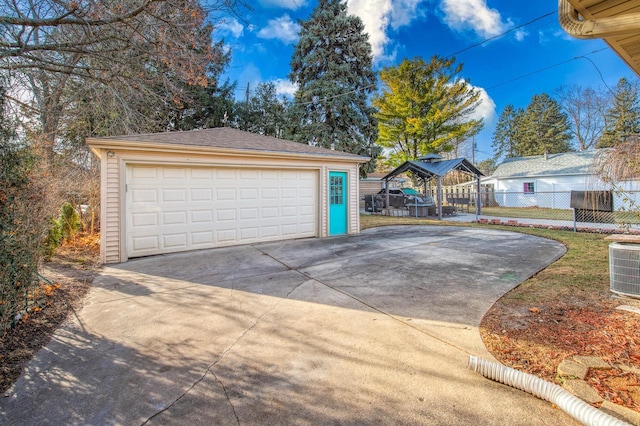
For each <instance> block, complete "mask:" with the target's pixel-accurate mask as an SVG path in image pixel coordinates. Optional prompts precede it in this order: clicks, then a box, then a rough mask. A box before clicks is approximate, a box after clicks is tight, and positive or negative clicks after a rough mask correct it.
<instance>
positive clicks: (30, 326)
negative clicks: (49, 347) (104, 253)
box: [0, 236, 99, 393]
mask: <svg viewBox="0 0 640 426" xmlns="http://www.w3.org/2000/svg"><path fill="white" fill-rule="evenodd" d="M98 254H99V244H98V240H97V237H95V236H94V237H84V238H82V237H78V238H77V239H76V241H75V242H74V243H67V244H65V245H64V246H63V247H61V248H60V249H58V252H57V253H56V255H55V256H54V257H53V258H52V259H51V260H50V261H48V262H45V263H43V265H42V267H41V268H40V274H41V275H42V277H43V278H44V279H43V280H42V281H41V282H40V286H39V288H37V289H36V290H35V291H34V292H33V293H34V297H37V298H38V302H39V303H38V307H37V308H36V309H34V310H32V312H30V313H29V314H27V315H24V316H23V317H22V320H21V321H20V322H19V323H18V325H17V326H15V327H14V328H12V329H11V330H9V331H8V332H7V333H5V335H4V336H1V337H0V392H3V393H4V392H6V391H7V389H9V388H10V387H11V385H12V384H13V383H14V382H15V381H16V380H17V379H18V377H19V376H20V374H21V372H22V369H23V368H24V366H25V365H26V364H27V363H28V362H29V360H30V359H31V358H32V357H33V355H34V354H35V353H36V352H38V350H40V349H41V348H42V347H43V346H45V345H46V344H47V342H49V339H50V338H51V335H52V334H53V332H54V331H55V330H56V329H57V328H58V327H59V326H60V325H61V324H62V323H63V322H64V321H65V320H66V318H67V316H68V315H69V313H71V312H72V311H74V310H77V309H79V308H80V307H81V305H82V300H83V298H84V296H85V295H86V294H87V292H88V291H89V288H90V284H91V282H92V281H93V279H94V277H95V276H96V275H97V273H98V271H99V261H98Z"/></svg>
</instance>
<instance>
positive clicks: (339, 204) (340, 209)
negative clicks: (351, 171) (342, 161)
mask: <svg viewBox="0 0 640 426" xmlns="http://www.w3.org/2000/svg"><path fill="white" fill-rule="evenodd" d="M347 192H348V191H347V173H346V172H329V235H342V234H346V233H347Z"/></svg>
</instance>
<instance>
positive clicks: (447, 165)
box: [383, 158, 484, 180]
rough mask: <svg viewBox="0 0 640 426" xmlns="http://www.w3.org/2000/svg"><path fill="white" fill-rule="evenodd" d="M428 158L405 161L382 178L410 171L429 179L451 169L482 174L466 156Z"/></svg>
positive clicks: (442, 174) (477, 174)
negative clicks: (448, 158)
mask: <svg viewBox="0 0 640 426" xmlns="http://www.w3.org/2000/svg"><path fill="white" fill-rule="evenodd" d="M430 160H431V161H405V162H404V163H403V164H401V165H400V166H398V167H397V168H396V169H395V170H393V171H391V172H390V173H388V174H387V175H386V176H385V177H383V179H385V180H386V179H390V178H392V177H394V176H396V175H399V174H400V173H404V172H412V173H415V174H417V175H418V176H420V177H421V178H423V179H426V180H430V179H433V178H434V177H439V176H444V175H445V174H447V173H448V172H450V171H451V170H460V171H463V172H467V173H471V174H473V175H475V176H484V175H483V174H482V172H481V171H480V170H478V169H477V168H476V167H475V166H474V165H473V164H471V163H470V162H469V161H468V160H467V159H466V158H454V159H453V160H437V159H435V158H431V159H430Z"/></svg>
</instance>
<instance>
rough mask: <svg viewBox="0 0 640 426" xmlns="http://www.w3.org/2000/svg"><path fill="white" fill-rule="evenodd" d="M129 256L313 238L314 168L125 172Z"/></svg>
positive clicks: (143, 169) (135, 169)
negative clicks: (305, 169)
mask: <svg viewBox="0 0 640 426" xmlns="http://www.w3.org/2000/svg"><path fill="white" fill-rule="evenodd" d="M127 188H128V190H127V200H126V209H127V216H126V233H127V252H128V256H129V257H136V256H144V255H150V254H160V253H169V252H174V251H183V250H191V249H195V248H209V247H216V246H226V245H233V244H243V243H250V242H258V241H272V240H277V239H282V238H297V237H313V236H316V235H317V229H318V226H317V220H318V203H317V191H318V173H317V172H316V171H297V170H272V169H268V170H267V169H241V168H239V169H232V168H213V167H193V168H190V167H169V166H167V167H164V166H148V165H146V166H142V165H130V166H128V168H127Z"/></svg>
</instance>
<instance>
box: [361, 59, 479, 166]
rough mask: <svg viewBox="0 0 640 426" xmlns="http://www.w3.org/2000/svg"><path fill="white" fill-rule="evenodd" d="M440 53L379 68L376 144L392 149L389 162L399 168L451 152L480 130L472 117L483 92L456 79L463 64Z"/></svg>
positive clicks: (376, 99) (375, 101) (375, 99)
mask: <svg viewBox="0 0 640 426" xmlns="http://www.w3.org/2000/svg"><path fill="white" fill-rule="evenodd" d="M454 63H455V59H454V58H451V59H442V58H439V57H437V56H434V57H432V58H431V60H430V61H429V63H427V62H425V61H424V59H422V58H415V59H413V60H408V59H405V60H404V61H402V63H401V64H400V65H398V66H396V67H389V68H385V69H383V70H382V71H381V72H380V79H381V80H382V82H383V84H384V86H385V88H384V91H383V92H382V93H381V94H380V95H379V96H376V97H375V98H374V100H373V104H374V106H376V107H377V108H378V109H379V112H378V113H377V114H376V117H377V118H378V123H379V124H378V132H379V136H378V144H380V145H381V146H383V147H386V148H391V149H392V152H391V153H390V155H389V164H390V165H392V166H397V165H399V164H401V163H402V162H404V161H406V160H414V159H416V158H418V157H420V156H422V155H425V154H429V153H434V152H447V151H451V150H452V149H453V148H454V147H455V145H456V144H457V143H458V141H462V140H464V139H466V138H468V137H470V136H472V135H474V134H476V133H477V132H478V131H480V129H481V128H482V121H481V120H474V119H471V118H470V117H469V116H470V114H471V113H473V112H474V110H475V109H476V107H477V106H478V105H479V104H480V100H479V99H480V93H479V92H478V91H477V90H475V89H474V88H473V87H472V86H471V85H469V84H468V83H467V82H466V81H465V80H463V79H461V78H459V77H458V74H459V73H460V71H461V70H462V64H459V65H457V66H456V65H454Z"/></svg>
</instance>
